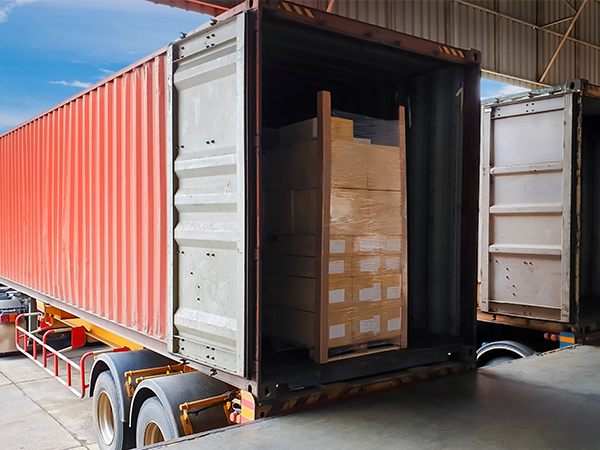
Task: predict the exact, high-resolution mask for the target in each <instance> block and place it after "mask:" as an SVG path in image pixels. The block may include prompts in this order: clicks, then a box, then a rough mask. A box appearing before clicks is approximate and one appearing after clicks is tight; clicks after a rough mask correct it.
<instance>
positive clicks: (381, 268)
mask: <svg viewBox="0 0 600 450" xmlns="http://www.w3.org/2000/svg"><path fill="white" fill-rule="evenodd" d="M402 266H403V264H402V261H401V257H400V254H399V253H398V254H389V253H388V254H378V255H368V256H365V255H359V256H353V257H352V276H353V277H363V276H369V275H388V274H394V273H400V270H401V269H402Z"/></svg>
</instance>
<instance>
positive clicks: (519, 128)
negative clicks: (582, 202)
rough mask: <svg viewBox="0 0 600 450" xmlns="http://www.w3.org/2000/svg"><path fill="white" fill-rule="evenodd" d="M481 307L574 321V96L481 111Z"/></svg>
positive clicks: (502, 311) (509, 312) (542, 317)
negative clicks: (571, 293) (571, 301)
mask: <svg viewBox="0 0 600 450" xmlns="http://www.w3.org/2000/svg"><path fill="white" fill-rule="evenodd" d="M482 125H483V126H482V129H483V135H482V157H481V170H482V173H481V180H482V183H481V189H482V191H481V208H480V214H481V217H480V218H481V224H480V232H481V239H480V244H481V245H480V258H481V261H480V264H481V298H480V308H481V310H482V311H484V312H490V313H497V314H505V315H511V316H519V317H529V318H537V319H546V320H555V321H561V322H567V321H568V320H569V282H570V276H571V274H570V270H569V269H570V266H569V261H570V251H571V249H570V220H569V217H570V214H571V145H572V144H571V137H572V96H571V95H566V96H562V97H550V98H546V99H535V98H532V99H531V101H529V102H523V103H515V104H506V105H504V104H501V105H498V106H493V107H490V108H485V109H484V114H483V124H482Z"/></svg>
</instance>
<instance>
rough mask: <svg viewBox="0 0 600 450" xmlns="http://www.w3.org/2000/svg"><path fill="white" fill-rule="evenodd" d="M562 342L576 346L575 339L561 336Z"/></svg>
mask: <svg viewBox="0 0 600 450" xmlns="http://www.w3.org/2000/svg"><path fill="white" fill-rule="evenodd" d="M560 342H567V343H569V344H574V343H575V339H574V338H572V337H569V336H560Z"/></svg>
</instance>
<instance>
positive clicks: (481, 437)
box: [153, 347, 600, 450]
mask: <svg viewBox="0 0 600 450" xmlns="http://www.w3.org/2000/svg"><path fill="white" fill-rule="evenodd" d="M167 447H168V448H169V450H170V449H174V450H191V449H196V448H199V447H201V448H207V449H211V448H212V449H220V448H235V449H236V450H250V449H261V450H269V449H294V450H300V449H302V450H304V449H306V450H316V449H333V448H335V449H344V450H345V449H348V450H350V449H357V450H358V449H377V450H381V449H402V450H412V449H414V450H430V449H431V450H443V449H460V450H468V449H477V450H479V449H486V450H487V449H535V450H542V449H578V450H583V449H598V448H600V348H595V347H575V348H570V349H565V350H561V351H557V352H552V353H548V354H545V355H543V356H533V357H530V358H527V359H521V360H516V361H513V362H509V363H505V364H502V365H498V366H495V367H491V368H488V369H482V370H480V371H479V372H478V373H470V374H466V375H460V376H455V377H451V378H445V379H438V380H434V381H431V382H427V383H422V384H417V385H412V386H406V387H403V388H399V389H396V390H394V391H388V392H382V393H379V394H376V395H370V396H365V397H362V398H357V399H353V400H349V401H346V402H340V403H337V404H334V405H331V406H327V407H322V408H315V409H314V410H310V411H305V412H301V413H298V414H292V415H289V416H284V417H275V418H271V419H263V420H259V421H257V422H254V423H251V424H248V425H245V426H238V427H231V428H226V429H223V430H220V431H216V432H209V433H206V434H204V435H200V436H199V437H197V438H195V439H192V440H185V441H179V442H177V443H170V444H165V445H157V446H154V447H153V448H155V449H167Z"/></svg>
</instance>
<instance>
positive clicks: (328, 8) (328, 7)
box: [327, 0, 335, 12]
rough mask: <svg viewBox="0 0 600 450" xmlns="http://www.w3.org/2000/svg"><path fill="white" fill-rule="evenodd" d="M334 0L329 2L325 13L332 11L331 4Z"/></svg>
mask: <svg viewBox="0 0 600 450" xmlns="http://www.w3.org/2000/svg"><path fill="white" fill-rule="evenodd" d="M334 3H335V0H329V4H328V5H327V12H331V11H332V10H333V4H334Z"/></svg>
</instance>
